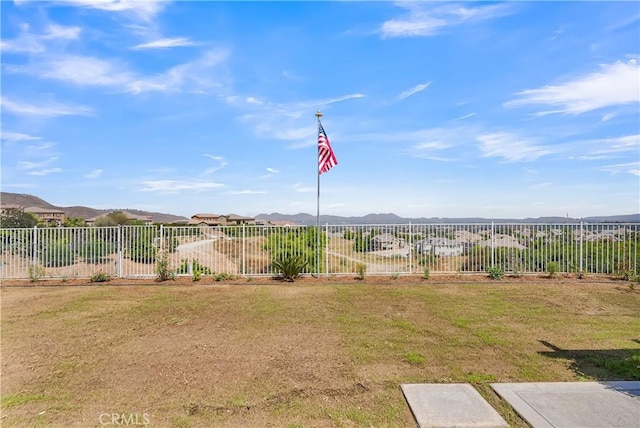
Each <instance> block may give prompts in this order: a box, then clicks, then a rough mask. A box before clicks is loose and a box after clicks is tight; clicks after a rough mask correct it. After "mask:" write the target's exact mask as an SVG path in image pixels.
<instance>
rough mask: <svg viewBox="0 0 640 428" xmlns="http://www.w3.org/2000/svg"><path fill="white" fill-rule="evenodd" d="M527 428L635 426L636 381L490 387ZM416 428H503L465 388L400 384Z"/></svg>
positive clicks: (638, 422) (639, 393) (639, 423)
mask: <svg viewBox="0 0 640 428" xmlns="http://www.w3.org/2000/svg"><path fill="white" fill-rule="evenodd" d="M491 387H492V388H493V389H494V391H496V393H498V394H499V395H500V396H501V397H502V398H503V399H504V400H505V401H507V402H508V403H509V404H510V405H511V406H512V407H513V408H514V409H515V411H516V412H517V413H518V414H519V415H520V416H521V417H522V418H523V419H524V420H526V421H527V422H528V423H529V424H530V425H531V426H532V427H533V428H640V382H567V383H563V382H542V383H541V382H537V383H494V384H491ZM401 389H402V392H403V394H404V396H405V398H406V400H407V403H408V404H409V407H410V408H411V412H412V413H413V416H414V417H415V419H416V422H417V423H418V426H419V427H420V428H426V427H433V428H435V427H440V428H448V427H460V428H464V427H482V428H491V427H496V428H498V427H500V428H502V427H507V426H508V425H507V423H506V422H505V421H504V419H502V417H501V416H500V415H499V414H498V413H497V412H496V411H495V410H494V409H493V408H492V407H491V406H490V405H489V403H487V402H486V400H485V399H484V398H482V396H481V395H480V394H479V393H478V392H477V391H476V390H475V389H474V388H473V387H472V386H471V385H469V384H404V385H401Z"/></svg>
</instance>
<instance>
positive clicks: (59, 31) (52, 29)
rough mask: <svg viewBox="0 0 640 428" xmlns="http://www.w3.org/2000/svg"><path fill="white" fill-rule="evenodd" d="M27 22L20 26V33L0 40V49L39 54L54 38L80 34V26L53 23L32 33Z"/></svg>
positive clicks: (74, 37) (73, 37)
mask: <svg viewBox="0 0 640 428" xmlns="http://www.w3.org/2000/svg"><path fill="white" fill-rule="evenodd" d="M30 29H31V27H30V26H29V25H28V24H25V25H23V26H22V28H21V31H20V34H19V35H18V36H17V37H16V38H14V39H5V40H0V50H2V51H4V52H14V53H26V54H39V53H42V52H45V51H46V50H47V46H46V45H47V43H48V42H50V41H54V40H75V39H77V38H78V37H79V36H80V32H81V31H82V29H81V28H80V27H64V26H62V25H58V24H55V23H51V24H49V25H48V26H47V28H46V31H45V32H44V33H41V34H34V33H32V32H31V31H30Z"/></svg>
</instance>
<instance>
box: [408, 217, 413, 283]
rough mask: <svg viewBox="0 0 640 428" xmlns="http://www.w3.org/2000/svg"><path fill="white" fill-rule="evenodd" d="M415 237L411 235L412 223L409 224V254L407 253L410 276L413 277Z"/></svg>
mask: <svg viewBox="0 0 640 428" xmlns="http://www.w3.org/2000/svg"><path fill="white" fill-rule="evenodd" d="M412 255H413V235H412V233H411V222H409V252H408V253H407V257H409V275H413V257H412Z"/></svg>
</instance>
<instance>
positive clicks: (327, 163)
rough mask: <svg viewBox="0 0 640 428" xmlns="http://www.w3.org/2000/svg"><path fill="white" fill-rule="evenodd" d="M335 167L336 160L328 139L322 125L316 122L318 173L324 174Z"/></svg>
mask: <svg viewBox="0 0 640 428" xmlns="http://www.w3.org/2000/svg"><path fill="white" fill-rule="evenodd" d="M336 165H338V160H337V159H336V155H335V154H333V150H332V149H331V144H330V143H329V138H328V137H327V134H325V132H324V128H323V127H322V124H321V123H320V122H318V171H319V172H320V174H324V173H325V172H327V171H329V170H330V169H331V168H333V167H334V166H336Z"/></svg>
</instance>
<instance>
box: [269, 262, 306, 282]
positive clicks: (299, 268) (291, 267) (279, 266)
mask: <svg viewBox="0 0 640 428" xmlns="http://www.w3.org/2000/svg"><path fill="white" fill-rule="evenodd" d="M307 264H308V262H307V261H306V260H305V259H304V257H302V256H301V255H283V256H280V257H279V258H278V259H276V260H274V261H273V262H272V265H273V268H274V269H275V270H276V271H277V272H278V273H279V274H280V277H281V278H282V279H283V280H285V281H289V282H293V281H294V280H295V279H296V278H297V277H299V276H300V274H301V273H302V272H303V271H304V268H305V267H307Z"/></svg>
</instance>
